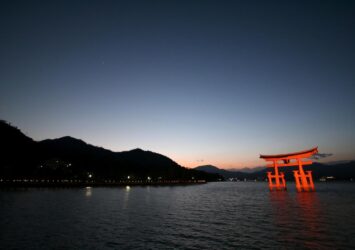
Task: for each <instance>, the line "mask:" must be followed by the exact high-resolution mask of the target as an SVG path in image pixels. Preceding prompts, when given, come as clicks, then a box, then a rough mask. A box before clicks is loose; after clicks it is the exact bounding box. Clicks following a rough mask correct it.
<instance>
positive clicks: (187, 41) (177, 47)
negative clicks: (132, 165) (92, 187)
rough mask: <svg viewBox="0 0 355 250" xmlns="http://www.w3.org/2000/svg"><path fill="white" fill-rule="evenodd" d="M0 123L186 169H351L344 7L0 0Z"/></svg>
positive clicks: (350, 9) (353, 67) (351, 66)
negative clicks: (271, 158) (308, 163)
mask: <svg viewBox="0 0 355 250" xmlns="http://www.w3.org/2000/svg"><path fill="white" fill-rule="evenodd" d="M0 30H1V33H0V118H1V119H4V120H6V121H9V122H11V123H12V124H13V125H15V126H17V127H19V128H20V129H21V130H22V131H23V132H24V133H25V134H26V135H28V136H30V137H32V138H33V139H35V140H43V139H47V138H58V137H62V136H66V135H70V136H73V137H76V138H80V139H82V140H84V141H86V142H88V143H90V144H93V145H97V146H102V147H105V148H107V149H110V150H113V151H126V150H130V149H134V148H142V149H144V150H150V151H154V152H158V153H161V154H164V155H166V156H168V157H170V158H171V159H173V160H174V161H176V162H178V163H179V164H181V165H183V166H185V167H195V166H198V165H206V164H212V165H216V166H218V167H222V168H241V167H253V166H260V165H264V164H265V163H264V162H263V161H261V160H260V159H259V154H278V153H287V152H294V151H300V150H304V149H308V148H311V147H313V146H318V147H319V151H320V152H321V153H331V154H333V155H332V156H331V157H328V158H326V159H324V160H323V161H338V160H350V159H355V98H354V96H355V61H354V58H355V1H326V0H322V1H315V0H314V1H254V0H246V1H221V0H216V1H208V0H200V1H198V0H189V1H184V0H178V1H170V0H169V1H158V0H156V1H153V0H151V1H150V0H144V1H135V0H133V1H132V0H130V1H16V0H11V1H7V0H4V1H1V3H0Z"/></svg>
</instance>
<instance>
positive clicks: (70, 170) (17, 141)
mask: <svg viewBox="0 0 355 250" xmlns="http://www.w3.org/2000/svg"><path fill="white" fill-rule="evenodd" d="M0 135H1V138H2V140H1V141H0V148H1V151H2V154H1V161H0V177H3V178H15V177H35V178H76V179H86V178H88V177H89V176H90V178H93V179H96V180H103V179H114V180H121V179H125V178H128V176H130V177H129V178H130V179H140V180H146V179H147V178H148V177H149V178H150V179H152V180H155V179H162V180H173V179H178V180H191V179H204V180H207V181H213V180H218V179H220V178H221V176H219V175H217V174H210V173H206V172H202V171H198V170H193V169H187V168H184V167H182V166H180V165H179V164H177V163H176V162H174V161H173V160H171V159H170V158H168V157H166V156H164V155H161V154H158V153H154V152H151V151H144V150H142V149H133V150H130V151H124V152H113V151H111V150H107V149H104V148H102V147H97V146H94V145H90V144H87V143H86V142H84V141H83V140H80V139H76V138H73V137H70V136H65V137H61V138H57V139H47V140H43V141H39V142H36V141H34V140H32V139H31V138H29V137H28V136H26V135H24V134H23V133H22V132H21V131H20V130H19V129H18V128H16V127H14V126H12V125H10V124H9V123H7V122H5V121H0Z"/></svg>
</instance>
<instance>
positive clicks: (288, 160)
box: [260, 147, 318, 192]
mask: <svg viewBox="0 0 355 250" xmlns="http://www.w3.org/2000/svg"><path fill="white" fill-rule="evenodd" d="M316 153H318V147H315V148H312V149H309V150H305V151H301V152H294V153H289V154H279V155H260V158H261V159H264V160H265V161H271V162H272V164H268V165H267V167H271V168H274V173H272V172H267V177H268V180H269V188H270V191H273V190H286V182H285V176H284V173H279V170H278V167H291V166H298V170H294V171H293V174H294V177H295V181H296V188H297V191H299V192H301V191H314V183H313V180H312V171H306V172H305V171H304V170H303V165H310V164H312V161H310V160H307V161H302V158H309V157H311V156H312V155H314V154H316Z"/></svg>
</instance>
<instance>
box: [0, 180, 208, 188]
mask: <svg viewBox="0 0 355 250" xmlns="http://www.w3.org/2000/svg"><path fill="white" fill-rule="evenodd" d="M206 183H207V181H206V180H165V181H138V180H137V181H111V180H110V181H92V180H91V181H81V180H26V181H23V180H0V188H2V187H88V186H89V187H122V186H173V185H197V184H206Z"/></svg>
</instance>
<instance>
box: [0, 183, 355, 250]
mask: <svg viewBox="0 0 355 250" xmlns="http://www.w3.org/2000/svg"><path fill="white" fill-rule="evenodd" d="M316 188H317V192H315V193H297V192H296V191H295V190H294V189H292V188H291V189H290V190H289V191H288V192H269V191H268V188H267V184H266V183H209V184H205V185H192V186H164V187H153V186H152V187H136V186H133V187H116V188H98V187H88V188H83V189H80V188H71V189H68V188H67V189H64V188H63V189H60V188H59V189H49V188H48V189H46V188H42V189H36V188H30V189H1V190H0V223H1V225H2V227H1V233H0V248H2V249H11V248H17V249H24V248H26V249H31V248H32V249H73V248H76V249H166V248H169V249H253V248H255V249H260V248H262V249H351V248H355V242H354V239H353V237H352V235H353V234H354V233H355V226H354V224H355V223H354V219H355V201H354V198H353V197H354V196H353V193H354V191H355V185H354V184H351V183H349V184H344V183H339V184H337V183H334V184H327V185H325V184H318V185H317V187H316Z"/></svg>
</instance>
